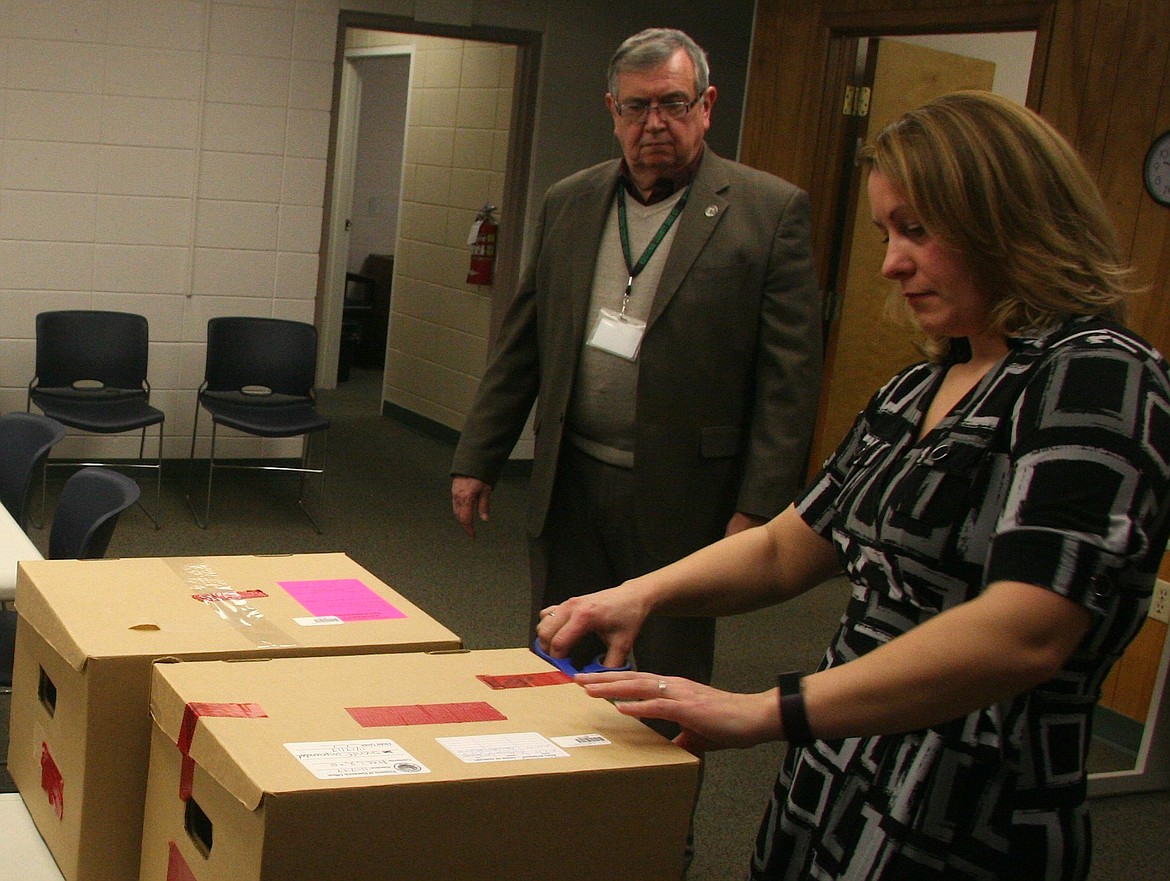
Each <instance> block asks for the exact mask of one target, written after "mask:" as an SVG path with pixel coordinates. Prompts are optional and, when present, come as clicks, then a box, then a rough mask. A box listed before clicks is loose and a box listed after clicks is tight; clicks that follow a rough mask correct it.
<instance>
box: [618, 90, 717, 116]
mask: <svg viewBox="0 0 1170 881" xmlns="http://www.w3.org/2000/svg"><path fill="white" fill-rule="evenodd" d="M701 97H702V96H701V95H700V96H699V98H701ZM699 98H695V99H694V100H692V101H658V102H653V101H641V100H638V99H634V100H632V101H626V102H624V103H623V102H620V101H619V102H616V103H615V105H614V106H616V107H617V112H618V116H620V117H621V118H622V119H624V120H625V121H626V122H645V121H646V120H647V119H648V118H649V116H650V111H651V110H657V111H658V115H659V116H660V117H662V118H663V119H682V118H683V117H684V116H686V115H687V114H688V113H690V112H691V108H692V107H694V106H695V105H696V104H698V103H699Z"/></svg>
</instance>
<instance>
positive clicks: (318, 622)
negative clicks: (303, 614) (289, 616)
mask: <svg viewBox="0 0 1170 881" xmlns="http://www.w3.org/2000/svg"><path fill="white" fill-rule="evenodd" d="M293 621H295V622H296V623H297V624H300V625H301V626H302V627H324V626H326V625H330V624H344V623H345V622H344V621H342V620H341V619H340V618H338V617H337V616H336V615H315V616H314V617H312V618H293Z"/></svg>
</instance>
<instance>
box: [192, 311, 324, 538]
mask: <svg viewBox="0 0 1170 881" xmlns="http://www.w3.org/2000/svg"><path fill="white" fill-rule="evenodd" d="M316 370H317V329H316V328H315V327H313V325H311V324H306V323H304V322H300V321H287V320H284V319H280V318H249V317H237V316H232V317H221V318H212V319H211V320H210V321H208V322H207V361H206V367H205V370H204V376H203V384H202V385H201V386H200V387H199V393H198V395H197V398H196V402H195V420H194V424H193V426H192V428H191V457H190V462H189V470H188V493H187V501H188V503H189V504H190V505H191V512H192V514H194V515H195V522H196V523H198V524H199V525H200V526H201V527H203V528H205V529H206V528H207V525H208V523H209V522H210V520H211V488H212V482H213V479H214V477H215V472H216V471H217V470H219V469H223V468H237V469H251V470H259V471H275V472H286V473H293V474H299V475H300V478H301V481H300V483H301V486H300V496H299V499H298V502H299V504H300V506H301V509H302V510H303V511H304V512H305V515H306V516H307V517H308V518H309V520H310V521H311V522H312V524H313V526H314V528H315V529H316V530H317V532H321V531H322V530H321V526H320V524H319V523H318V521H317V519H316V518H315V517H314V516H313V514H312V512H311V511H310V510H309V508H308V507H307V506H306V504H305V501H306V499H305V485H306V481H307V478H308V476H309V475H310V474H314V475H317V476H318V477H319V478H320V493H319V504H320V506H321V508H322V509H323V508H324V502H325V458H326V455H325V454H326V449H325V445H326V432H325V429H327V428H329V419H328V417H326V416H323V415H322V414H321V413H319V412H318V410H317V403H316V393H315V390H314V385H313V383H314V378H315V376H316ZM200 410H206V411H207V412H208V414H210V416H211V449H210V453H209V456H208V470H207V494H206V497H205V499H204V501H203V513H202V515H200V513H199V511H198V510H197V508H196V505H195V503H194V501H193V500H192V497H191V493H190V473H191V472H190V465H191V464H193V463H194V461H195V441H196V437H197V436H198V432H199V412H200ZM220 426H225V427H227V428H231V429H235V430H236V431H239V432H243V433H244V434H250V435H254V436H257V437H264V438H287V437H302V438H303V441H302V446H301V457H300V464H299V465H296V466H291V465H258V464H246V463H241V462H230V463H225V462H220V461H217V460H216V440H217V433H218V429H219V427H220ZM314 436H319V437H320V438H321V441H320V446H321V450H320V453H319V457H318V458H319V460H320V465H319V466H317V467H314V466H313V465H312V458H311V452H312V447H313V446H314V444H313V442H312V439H313V437H314Z"/></svg>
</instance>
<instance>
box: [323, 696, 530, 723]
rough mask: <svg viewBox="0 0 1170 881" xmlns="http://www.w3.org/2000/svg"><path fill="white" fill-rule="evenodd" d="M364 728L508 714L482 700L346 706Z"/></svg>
mask: <svg viewBox="0 0 1170 881" xmlns="http://www.w3.org/2000/svg"><path fill="white" fill-rule="evenodd" d="M345 711H346V712H347V713H349V714H350V715H351V716H353V718H354V721H355V722H357V723H358V724H359V725H361V726H362V727H363V728H390V727H394V726H397V725H443V724H446V723H448V722H502V721H504V720H505V719H507V718H508V717H507V716H505V715H504V714H503V713H501V712H500V711H499V710H497V709H496V708H495V707H493V706H492V705H491V704H488V703H484V702H483V701H467V702H465V703H451V704H408V705H405V706H398V707H346V709H345Z"/></svg>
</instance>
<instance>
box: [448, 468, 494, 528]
mask: <svg viewBox="0 0 1170 881" xmlns="http://www.w3.org/2000/svg"><path fill="white" fill-rule="evenodd" d="M491 508H492V488H491V487H490V486H488V484H486V483H484V482H483V481H482V480H479V479H477V478H475V477H465V476H463V475H462V474H460V475H458V476H456V477H455V478H453V479H452V480H451V509H452V510H453V511H454V512H455V519H456V520H458V521H459V525H460V526H462V527H463V531H464V532H466V533H467V534H468V535H469V536H471V537H472V538H475V517H476V515H477V514H478V515H479V519H480V520H483V521H484V522H485V523H486V522H487V520H488V515H489V514H490V513H491Z"/></svg>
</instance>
